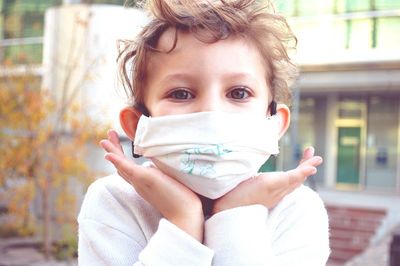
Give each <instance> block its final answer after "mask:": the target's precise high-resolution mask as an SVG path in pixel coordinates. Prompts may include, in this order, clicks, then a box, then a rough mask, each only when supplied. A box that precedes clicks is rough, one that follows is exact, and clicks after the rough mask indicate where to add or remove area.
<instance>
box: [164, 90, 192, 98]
mask: <svg viewBox="0 0 400 266" xmlns="http://www.w3.org/2000/svg"><path fill="white" fill-rule="evenodd" d="M168 96H169V97H170V98H172V99H175V100H188V99H193V98H194V95H193V94H192V93H191V92H190V91H188V90H184V89H177V90H174V91H172V92H170V93H169V95H168Z"/></svg>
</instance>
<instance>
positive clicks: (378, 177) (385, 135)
mask: <svg viewBox="0 0 400 266" xmlns="http://www.w3.org/2000/svg"><path fill="white" fill-rule="evenodd" d="M399 104H400V102H399V97H390V96H374V97H370V98H369V101H368V131H367V154H366V167H367V169H366V186H367V188H386V189H391V190H394V189H396V169H397V157H398V156H399V155H398V152H399V150H400V147H399V143H398V136H399V126H400V125H399Z"/></svg>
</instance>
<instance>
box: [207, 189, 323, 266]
mask: <svg viewBox="0 0 400 266" xmlns="http://www.w3.org/2000/svg"><path fill="white" fill-rule="evenodd" d="M205 229H206V230H205V232H206V235H205V243H206V245H207V246H208V247H210V248H212V249H213V250H214V251H215V255H214V259H213V264H215V265H274V266H277V265H296V266H303V265H304V266H322V265H325V264H326V261H327V259H328V256H329V234H328V218H327V214H326V210H325V208H324V206H323V204H322V201H321V199H320V198H319V196H318V195H317V194H316V193H314V192H313V191H311V190H310V189H308V188H305V187H302V188H300V189H298V190H297V191H295V192H293V193H292V194H290V195H288V196H287V197H286V198H285V199H284V200H283V201H282V202H281V203H280V204H278V206H276V207H275V208H274V209H272V210H271V211H268V210H267V208H265V207H264V206H262V205H252V206H246V207H239V208H234V209H230V210H227V211H223V212H220V213H217V214H216V215H214V216H212V217H211V218H210V219H209V220H207V221H206V226H205Z"/></svg>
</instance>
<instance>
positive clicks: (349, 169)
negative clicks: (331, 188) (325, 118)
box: [336, 127, 361, 185]
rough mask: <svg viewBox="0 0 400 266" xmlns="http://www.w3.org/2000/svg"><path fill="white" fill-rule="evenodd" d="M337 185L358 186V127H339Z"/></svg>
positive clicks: (359, 132) (359, 134) (359, 135)
mask: <svg viewBox="0 0 400 266" xmlns="http://www.w3.org/2000/svg"><path fill="white" fill-rule="evenodd" d="M338 133H339V134H338V135H339V136H338V158H337V177H336V182H337V183H342V184H343V183H345V184H356V185H358V184H359V181H360V138H361V129H360V127H339V132H338Z"/></svg>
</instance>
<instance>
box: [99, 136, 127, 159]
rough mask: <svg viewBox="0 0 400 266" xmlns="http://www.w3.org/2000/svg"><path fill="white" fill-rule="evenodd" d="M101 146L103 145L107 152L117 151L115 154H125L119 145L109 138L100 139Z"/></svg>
mask: <svg viewBox="0 0 400 266" xmlns="http://www.w3.org/2000/svg"><path fill="white" fill-rule="evenodd" d="M100 146H101V147H103V149H104V150H106V152H108V153H115V154H118V155H121V156H123V155H124V152H123V151H122V150H121V149H120V148H119V147H118V146H115V145H114V144H113V143H112V142H111V141H109V140H108V139H103V140H101V141H100Z"/></svg>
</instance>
